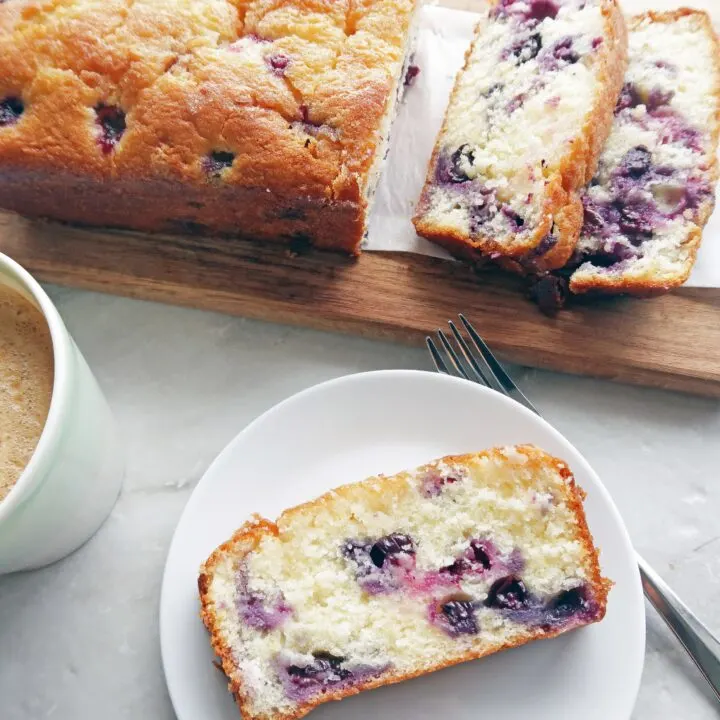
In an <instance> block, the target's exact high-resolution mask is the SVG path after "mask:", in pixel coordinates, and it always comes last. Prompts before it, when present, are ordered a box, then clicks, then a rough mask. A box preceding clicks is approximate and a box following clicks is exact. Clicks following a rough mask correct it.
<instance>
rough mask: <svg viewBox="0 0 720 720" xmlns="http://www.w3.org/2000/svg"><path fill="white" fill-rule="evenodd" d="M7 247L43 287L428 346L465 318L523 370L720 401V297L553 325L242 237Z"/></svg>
mask: <svg viewBox="0 0 720 720" xmlns="http://www.w3.org/2000/svg"><path fill="white" fill-rule="evenodd" d="M0 251H2V252H5V253H6V254H8V255H10V256H11V257H13V258H14V259H16V260H17V261H18V262H20V263H21V264H22V265H24V266H25V267H26V268H28V269H29V270H30V271H31V272H32V273H33V274H34V275H36V276H37V277H38V278H39V279H41V280H44V281H47V282H52V283H58V284H61V285H69V286H72V287H78V288H86V289H90V290H99V291H102V292H108V293H114V294H119V295H127V296H130V297H136V298H144V299H148V300H158V301H161V302H168V303H174V304H178V305H186V306H190V307H196V308H203V309H207V310H217V311H220V312H225V313H230V314H234V315H243V316H246V317H252V318H258V319H263V320H270V321H274V322H282V323H291V324H298V325H306V326H309V327H315V328H321V329H324V330H334V331H340V332H345V333H353V334H360V335H365V336H370V337H378V338H385V339H392V340H398V341H403V342H411V343H421V342H422V340H423V339H424V337H425V335H426V334H427V333H429V332H432V331H433V330H435V329H436V328H438V327H441V326H444V325H445V323H446V322H447V320H448V319H450V318H452V317H454V316H456V314H457V313H458V312H464V313H466V314H467V315H468V317H469V318H470V319H471V321H472V322H474V323H475V324H476V326H477V328H478V330H479V331H480V332H481V333H482V334H483V335H484V336H485V337H486V339H487V341H488V342H489V343H490V345H491V346H492V347H493V348H495V349H497V351H498V353H499V354H500V355H501V356H502V357H504V358H506V359H508V360H512V361H515V362H519V363H522V364H526V365H530V366H535V367H545V368H552V369H554V370H561V371H566V372H571V373H579V374H585V375H594V376H598V377H605V378H611V379H615V380H620V381H624V382H630V383H637V384H643V385H652V386H659V387H666V388H672V389H676V390H682V391H686V392H691V393H696V394H704V395H712V396H720V291H716V290H699V289H690V288H687V289H684V290H680V291H679V292H675V293H673V294H671V295H666V296H664V297H661V298H656V299H654V300H633V299H630V298H613V299H603V300H596V301H593V302H589V301H585V302H584V303H582V304H578V305H576V306H574V307H573V308H571V309H569V310H565V311H563V312H561V313H560V314H559V315H558V316H557V317H556V318H547V317H545V316H543V315H542V314H541V313H540V312H538V310H537V308H536V307H535V306H534V305H532V304H531V303H530V302H528V301H527V300H525V299H524V297H523V292H522V284H521V281H520V280H519V279H518V278H515V277H509V276H506V275H502V274H499V273H483V274H476V273H474V272H472V271H471V270H470V269H468V268H466V267H464V266H461V265H460V264H457V263H451V262H447V261H444V260H437V259H433V258H427V257H420V256H416V255H404V254H398V253H388V254H384V253H366V254H365V255H363V256H362V257H360V258H358V259H357V260H351V259H348V258H345V257H341V256H337V255H333V254H328V253H320V252H312V253H310V254H308V255H305V256H299V257H291V256H290V255H289V254H288V252H287V250H286V249H284V248H282V247H279V246H274V245H273V246H269V245H261V244H257V243H250V242H244V241H238V240H219V239H205V238H195V237H165V236H153V237H149V236H145V235H140V234H135V233H124V232H102V231H96V230H84V229H77V228H70V227H65V226H61V225H56V224H51V223H41V222H32V221H28V220H25V219H22V218H19V217H17V216H13V215H9V214H0Z"/></svg>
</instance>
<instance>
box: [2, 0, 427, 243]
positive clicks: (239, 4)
mask: <svg viewBox="0 0 720 720" xmlns="http://www.w3.org/2000/svg"><path fill="white" fill-rule="evenodd" d="M416 5H417V0H392V1H391V2H385V1H384V0H364V1H362V2H358V1H356V0H337V2H331V3H328V2H324V1H323V0H283V2H265V1H264V0H200V2H197V0H193V1H191V0H134V1H133V2H130V3H128V2H127V0H103V2H98V1H97V0H12V2H7V3H0V101H2V100H3V99H5V98H8V97H17V98H21V99H22V101H23V103H24V105H25V110H24V113H23V114H22V116H21V118H20V120H19V121H18V122H17V123H15V124H13V125H9V126H4V127H0V206H2V207H4V208H6V209H9V210H14V211H18V212H21V213H23V214H27V215H31V216H42V217H51V218H54V219H60V220H64V221H69V222H77V223H80V224H92V225H98V224H102V225H114V226H122V227H130V228H133V229H139V230H144V231H157V232H167V231H174V232H177V231H178V228H179V227H180V228H182V225H183V223H185V224H190V226H191V227H194V228H195V229H196V231H197V232H202V233H223V234H242V235H244V236H247V237H259V238H262V239H288V238H290V236H292V235H301V236H302V237H303V238H305V239H306V240H307V241H309V242H313V243H314V244H317V245H319V246H322V247H334V248H337V249H341V250H345V251H349V252H356V251H357V249H358V246H359V243H360V241H361V239H362V235H363V231H364V228H365V220H366V211H367V202H366V200H365V192H366V190H367V186H368V180H369V175H370V171H371V168H372V166H373V162H374V160H375V157H376V154H377V151H378V148H379V147H381V145H382V138H380V128H381V123H382V121H383V118H384V116H385V114H386V112H387V110H388V108H389V107H390V105H389V103H391V102H392V100H393V98H392V95H393V92H394V88H395V86H396V81H397V77H398V75H399V73H400V69H401V67H402V63H403V55H404V53H405V50H406V47H405V46H406V38H407V36H408V32H409V29H410V23H411V20H412V17H413V14H414V10H415V7H416ZM277 58H280V65H282V64H283V63H284V67H281V68H280V69H277V68H275V69H273V67H274V66H273V65H272V63H273V62H274V61H276V60H277ZM98 104H106V105H110V106H113V107H117V108H120V109H122V111H123V112H124V113H125V121H126V126H127V127H126V129H125V131H124V133H123V135H122V138H121V139H120V141H119V143H118V144H117V145H116V146H115V147H114V149H113V150H112V151H111V152H103V151H102V149H101V147H100V144H99V142H98V133H99V128H98V125H97V122H96V120H97V118H96V114H95V111H94V108H95V107H96V106H97V105H98ZM213 152H228V153H232V154H234V162H233V163H232V166H231V167H229V168H226V169H223V170H221V172H220V173H217V175H218V177H214V176H212V174H211V173H209V172H208V170H207V158H208V157H209V156H210V154H211V153H213ZM59 185H62V186H63V188H64V192H60V191H59V190H58V186H59ZM73 195H74V196H75V197H76V198H80V199H81V202H79V203H75V202H69V203H68V202H67V201H66V198H67V197H72V196H73ZM88 195H90V196H91V199H92V201H87V202H82V199H83V198H85V197H87V196H88ZM217 195H222V197H223V203H225V204H227V207H224V208H223V207H221V203H220V201H219V200H217V198H216V196H217ZM158 203H159V204H160V206H161V207H160V208H158V207H157V206H158ZM128 208H131V210H130V211H128Z"/></svg>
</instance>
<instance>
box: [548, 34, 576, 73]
mask: <svg viewBox="0 0 720 720" xmlns="http://www.w3.org/2000/svg"><path fill="white" fill-rule="evenodd" d="M574 44H575V41H574V40H573V39H572V38H571V37H569V36H566V37H563V38H560V40H558V41H557V42H556V43H554V44H553V45H552V47H550V48H549V49H548V55H547V56H546V57H548V58H552V60H553V61H555V62H551V63H550V64H552V65H553V67H559V66H560V65H574V64H575V63H576V62H577V61H578V60H579V59H580V53H578V52H577V50H575V48H574Z"/></svg>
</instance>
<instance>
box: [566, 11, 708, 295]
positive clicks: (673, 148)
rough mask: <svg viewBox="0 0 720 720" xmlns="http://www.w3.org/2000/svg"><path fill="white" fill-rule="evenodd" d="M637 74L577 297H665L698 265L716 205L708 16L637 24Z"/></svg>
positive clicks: (579, 255) (585, 235) (631, 78)
mask: <svg viewBox="0 0 720 720" xmlns="http://www.w3.org/2000/svg"><path fill="white" fill-rule="evenodd" d="M629 25H630V34H629V55H630V60H629V65H628V71H627V75H626V78H625V85H624V87H623V90H622V93H621V95H620V99H619V101H618V104H617V107H616V109H615V122H614V124H613V128H612V131H611V133H610V137H609V138H608V141H607V144H606V146H605V149H604V151H603V154H602V156H601V158H600V163H599V166H598V172H597V174H596V176H595V178H594V179H593V180H592V182H591V183H590V186H589V187H588V188H587V190H586V191H585V193H584V196H583V203H584V206H585V222H584V225H583V230H582V235H581V237H580V241H579V243H578V246H577V252H576V256H575V258H574V259H573V264H575V265H577V264H579V267H577V269H576V270H575V271H574V272H573V274H572V275H571V276H570V290H571V291H572V292H574V293H583V292H587V291H589V290H599V291H603V292H621V293H636V294H640V295H645V294H654V293H658V292H663V291H665V290H668V289H670V288H673V287H676V286H678V285H681V284H682V283H683V282H685V280H686V279H687V277H688V275H689V274H690V270H691V269H692V266H693V263H694V262H695V255H696V253H697V249H698V246H699V245H700V240H701V232H702V228H703V226H704V224H705V223H706V222H707V219H708V217H709V216H710V213H711V212H712V208H713V205H714V199H715V183H716V180H717V172H718V171H717V162H716V152H717V145H718V132H719V130H720V126H719V124H718V123H719V118H720V45H719V44H718V40H717V37H716V36H715V33H714V32H713V29H712V25H711V23H710V20H709V18H708V17H707V15H706V14H705V13H703V12H698V11H693V10H679V11H677V12H670V13H648V14H646V15H641V16H639V17H636V18H633V19H632V20H631V21H630V23H629Z"/></svg>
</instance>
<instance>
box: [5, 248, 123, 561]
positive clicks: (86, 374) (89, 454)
mask: <svg viewBox="0 0 720 720" xmlns="http://www.w3.org/2000/svg"><path fill="white" fill-rule="evenodd" d="M0 284H2V285H6V286H9V287H10V288H12V289H13V290H16V291H17V292H19V293H20V294H21V295H22V296H23V297H25V298H26V299H27V300H29V301H30V302H31V303H33V305H35V306H36V307H37V308H38V309H39V310H40V311H41V312H42V314H43V315H44V317H45V320H46V321H47V324H48V327H49V328H50V336H51V338H52V346H53V355H54V366H55V377H54V381H53V392H52V399H51V401H50V411H49V413H48V417H47V421H46V423H45V427H44V429H43V431H42V434H41V436H40V440H39V442H38V444H37V447H36V448H35V452H34V453H33V455H32V458H31V459H30V462H29V463H28V464H27V466H26V467H25V470H24V471H23V473H22V474H21V475H20V477H19V478H18V480H17V482H16V483H15V485H14V486H13V488H12V489H11V490H10V492H9V493H8V495H7V496H6V497H5V499H4V500H2V501H0V573H8V572H13V571H15V570H29V569H31V568H38V567H42V566H43V565H47V564H49V563H51V562H54V561H55V560H59V559H60V558H62V557H65V556H66V555H68V554H69V553H71V552H72V551H73V550H76V549H77V548H78V547H80V546H81V545H82V544H83V543H84V542H85V541H86V540H88V539H89V538H90V537H92V535H93V534H94V533H95V531H96V530H97V529H98V528H99V527H100V526H101V525H102V523H103V521H104V520H105V518H107V516H108V515H109V514H110V511H111V510H112V508H113V505H114V504H115V501H116V499H117V496H118V494H119V492H120V487H121V485H122V478H123V468H124V462H123V456H122V453H121V451H120V446H119V443H118V436H117V432H116V429H115V423H114V421H113V418H112V415H111V414H110V409H109V407H108V405H107V402H106V400H105V398H104V397H103V394H102V392H101V391H100V388H99V387H98V384H97V381H96V380H95V378H94V376H93V374H92V372H91V371H90V368H88V366H87V363H86V362H85V359H84V358H83V356H82V355H81V354H80V351H79V350H78V349H77V347H76V345H75V343H74V342H73V339H72V338H71V337H70V334H69V333H68V331H67V329H66V328H65V324H64V323H63V321H62V318H61V317H60V314H59V313H58V311H57V309H56V308H55V306H54V305H53V304H52V302H51V300H50V298H49V297H48V296H47V295H46V293H45V292H44V290H43V289H42V288H41V287H40V285H39V284H38V283H37V282H36V281H35V280H34V279H33V278H32V276H31V275H30V274H29V273H28V272H27V271H26V270H24V269H23V268H22V267H20V265H18V264H17V263H16V262H15V261H14V260H11V259H10V258H9V257H7V256H6V255H3V254H2V253H0Z"/></svg>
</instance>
